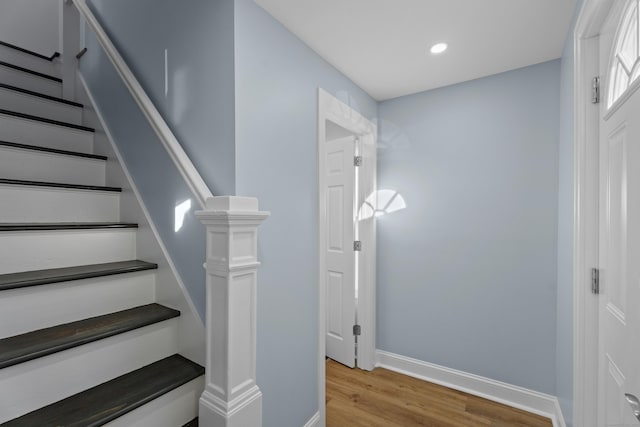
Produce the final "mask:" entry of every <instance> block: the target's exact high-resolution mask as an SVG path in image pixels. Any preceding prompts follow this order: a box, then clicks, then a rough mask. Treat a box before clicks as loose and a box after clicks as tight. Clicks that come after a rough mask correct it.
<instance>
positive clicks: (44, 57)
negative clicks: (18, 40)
mask: <svg viewBox="0 0 640 427" xmlns="http://www.w3.org/2000/svg"><path fill="white" fill-rule="evenodd" d="M0 45H2V46H6V47H8V48H11V49H15V50H17V51H20V52H22V53H28V54H29V55H32V56H35V57H38V58H40V59H44V60H45V61H53V59H54V58H57V57H59V56H60V52H53V54H52V55H51V56H46V55H43V54H41V53H37V52H34V51H32V50H29V49H25V48H23V47H20V46H16V45H14V44H11V43H7V42H3V41H0Z"/></svg>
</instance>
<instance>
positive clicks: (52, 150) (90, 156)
mask: <svg viewBox="0 0 640 427" xmlns="http://www.w3.org/2000/svg"><path fill="white" fill-rule="evenodd" d="M0 147H10V148H20V149H22V150H33V151H44V152H46V153H53V154H62V155H65V156H74V157H86V158H88V159H96V160H107V156H100V155H98V154H89V153H81V152H79V151H68V150H58V149H57V148H49V147H41V146H39V145H29V144H20V143H17V142H10V141H0Z"/></svg>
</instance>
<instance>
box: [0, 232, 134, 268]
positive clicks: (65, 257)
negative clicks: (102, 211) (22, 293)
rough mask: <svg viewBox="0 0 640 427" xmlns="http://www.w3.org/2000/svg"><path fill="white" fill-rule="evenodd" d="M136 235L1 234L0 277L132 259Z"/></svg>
mask: <svg viewBox="0 0 640 427" xmlns="http://www.w3.org/2000/svg"><path fill="white" fill-rule="evenodd" d="M136 231H137V229H135V228H132V229H119V230H72V231H68V230H53V231H26V232H0V274H6V273H16V272H20V271H31V270H43V269H47V268H61V267H71V266H75V265H85V264H99V263H103V262H116V261H126V260H130V259H135V257H136Z"/></svg>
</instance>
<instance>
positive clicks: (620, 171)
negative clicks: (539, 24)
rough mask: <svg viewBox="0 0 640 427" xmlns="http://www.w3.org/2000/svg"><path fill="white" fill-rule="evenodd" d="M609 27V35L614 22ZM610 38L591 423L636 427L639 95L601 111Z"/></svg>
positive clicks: (605, 37)
mask: <svg viewBox="0 0 640 427" xmlns="http://www.w3.org/2000/svg"><path fill="white" fill-rule="evenodd" d="M634 13H635V14H636V18H634V19H636V23H637V13H638V12H637V10H636V11H635V12H634ZM618 16H620V15H619V14H618ZM610 21H612V22H614V23H615V24H616V25H614V26H613V30H615V26H617V23H618V22H619V19H617V18H613V17H610ZM609 28H611V26H610V27H609ZM636 31H637V29H636ZM612 39H613V37H612V36H611V32H610V33H606V32H605V33H603V34H602V35H601V45H600V52H601V64H602V65H601V76H603V80H604V82H605V83H606V84H607V85H608V86H607V92H606V93H604V95H605V96H603V97H602V98H603V99H602V102H601V113H602V115H601V117H602V119H601V122H600V152H599V156H600V160H599V162H600V239H599V261H600V284H601V294H600V296H599V323H600V331H599V337H600V338H599V340H600V344H599V345H600V354H599V386H598V401H599V402H598V405H599V411H598V412H599V415H598V417H599V420H598V425H599V426H606V427H620V426H627V427H637V426H640V421H638V420H637V419H636V417H635V416H634V414H633V409H632V405H630V404H629V402H628V399H627V396H626V395H627V394H631V395H634V396H637V397H638V398H640V91H636V92H635V93H633V94H631V96H629V97H628V98H626V97H622V98H620V100H619V101H618V104H619V108H617V109H615V110H612V111H613V112H609V111H608V108H607V107H608V104H609V100H608V96H607V95H608V90H609V87H613V86H615V85H616V84H621V82H617V83H615V80H616V79H615V78H614V83H613V84H611V80H609V77H608V76H609V73H608V69H609V68H610V67H611V62H610V58H612V56H611V55H610V52H611V49H616V43H615V42H614V43H612V42H611V41H612ZM634 39H635V40H633V41H632V43H635V46H630V47H629V46H627V48H630V49H629V50H630V51H632V52H633V55H634V56H636V57H637V56H638V52H637V50H638V43H637V35H635V36H634ZM614 58H615V57H614ZM632 68H633V67H632ZM631 73H633V70H631ZM622 78H623V79H624V77H622ZM629 93H631V92H628V93H627V94H629ZM614 106H615V104H614ZM629 399H633V398H632V397H629ZM638 409H639V410H640V407H638Z"/></svg>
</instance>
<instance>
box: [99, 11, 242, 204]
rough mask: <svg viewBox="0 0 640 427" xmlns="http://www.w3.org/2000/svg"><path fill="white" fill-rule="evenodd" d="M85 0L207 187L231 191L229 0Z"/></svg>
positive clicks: (231, 40)
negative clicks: (183, 0)
mask: <svg viewBox="0 0 640 427" xmlns="http://www.w3.org/2000/svg"><path fill="white" fill-rule="evenodd" d="M90 5H91V7H92V9H93V10H94V13H96V15H97V16H98V17H99V19H100V22H101V24H102V25H103V26H104V27H105V30H106V31H107V33H108V34H109V36H110V37H111V40H112V41H113V43H114V44H115V45H116V47H117V48H118V51H119V52H120V54H121V55H122V56H123V58H124V59H125V60H126V61H127V64H128V65H129V67H130V68H131V70H132V71H133V72H134V74H135V75H136V77H137V78H138V79H139V80H140V83H141V84H142V86H143V88H144V89H145V91H146V92H147V94H148V95H149V97H150V98H151V100H152V101H153V102H154V104H155V106H156V107H157V108H158V110H159V111H160V113H161V114H162V116H163V117H164V119H165V120H166V121H167V123H168V124H169V127H170V128H171V130H172V131H173V133H174V134H175V135H176V137H177V138H178V140H179V141H180V143H181V144H182V148H183V149H184V150H185V151H186V153H187V154H188V155H189V157H190V158H191V161H192V162H193V163H194V165H195V166H196V168H197V169H198V171H199V172H200V174H201V175H202V177H203V179H204V180H205V182H206V183H207V184H208V185H209V187H210V188H211V191H212V192H213V193H214V194H215V195H232V194H234V193H235V170H234V165H235V147H234V115H233V110H234V81H235V80H234V67H233V64H234V59H233V58H234V38H233V25H234V24H233V22H234V21H233V1H230V0H193V1H189V2H176V1H171V0H136V1H130V0H91V1H90ZM165 49H167V51H168V55H167V56H168V81H169V91H168V94H167V96H165V84H164V82H165V75H164V74H165V73H164V63H165Z"/></svg>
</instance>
